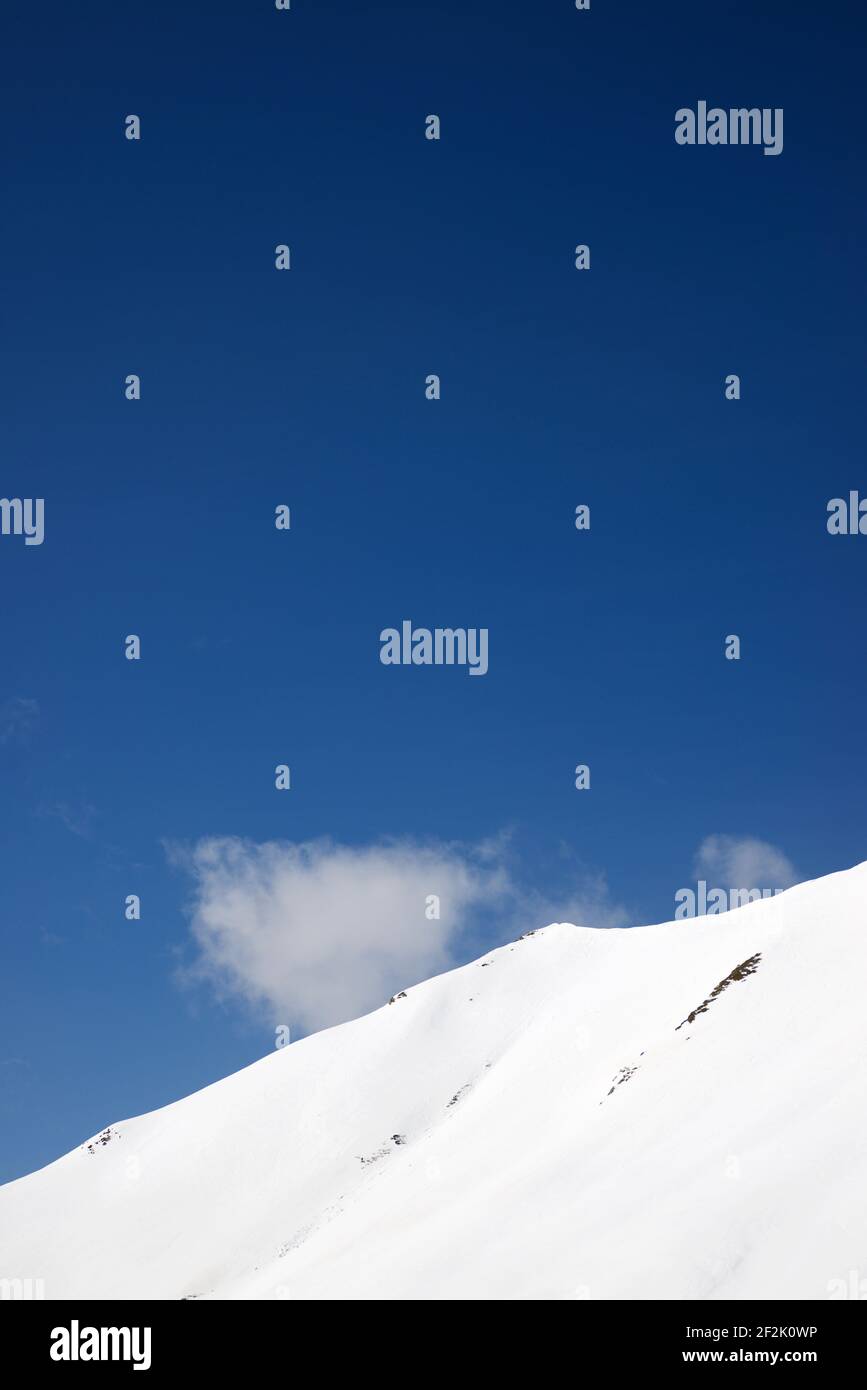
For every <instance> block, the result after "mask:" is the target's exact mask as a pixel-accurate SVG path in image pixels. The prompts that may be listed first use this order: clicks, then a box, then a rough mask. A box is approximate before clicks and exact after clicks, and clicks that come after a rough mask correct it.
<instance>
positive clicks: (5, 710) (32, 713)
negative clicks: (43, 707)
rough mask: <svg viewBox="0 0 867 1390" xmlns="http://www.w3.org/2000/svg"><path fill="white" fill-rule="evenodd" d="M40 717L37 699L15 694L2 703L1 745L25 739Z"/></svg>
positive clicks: (0, 712)
mask: <svg viewBox="0 0 867 1390" xmlns="http://www.w3.org/2000/svg"><path fill="white" fill-rule="evenodd" d="M38 718H39V705H38V704H37V703H36V701H35V700H28V699H25V698H24V697H23V696H21V695H13V696H12V697H11V698H10V699H8V700H4V701H3V703H2V704H0V745H5V744H7V743H18V742H21V741H23V740H25V739H26V738H27V736H28V734H29V733H30V732H31V730H32V729H33V726H34V725H35V723H36V721H37V719H38Z"/></svg>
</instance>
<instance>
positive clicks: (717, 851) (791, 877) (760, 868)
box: [694, 835, 801, 889]
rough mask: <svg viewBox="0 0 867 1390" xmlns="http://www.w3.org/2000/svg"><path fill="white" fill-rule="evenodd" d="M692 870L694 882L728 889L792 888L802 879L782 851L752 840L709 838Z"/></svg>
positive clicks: (698, 852) (717, 836) (749, 838)
mask: <svg viewBox="0 0 867 1390" xmlns="http://www.w3.org/2000/svg"><path fill="white" fill-rule="evenodd" d="M694 870H695V874H696V877H697V878H700V879H704V880H706V881H707V882H708V883H713V885H714V887H716V888H727V889H731V888H736V889H755V888H761V889H765V888H772V889H782V888H791V886H792V884H793V883H799V882H800V878H801V876H800V874H799V873H798V871H797V869H796V868H795V866H794V864H793V863H792V861H791V860H790V859H789V858H788V856H787V855H786V854H784V853H783V851H782V850H781V849H779V848H778V847H777V846H776V845H771V844H769V843H768V842H767V841H766V840H757V839H755V838H753V837H751V836H737V835H708V836H707V838H706V839H705V840H703V841H702V843H701V844H700V845H699V848H698V850H697V852H696V857H695V865H694Z"/></svg>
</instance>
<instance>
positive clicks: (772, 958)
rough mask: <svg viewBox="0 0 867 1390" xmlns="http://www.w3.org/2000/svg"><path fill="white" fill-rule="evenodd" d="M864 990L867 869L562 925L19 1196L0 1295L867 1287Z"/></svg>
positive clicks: (107, 1133) (3, 1235)
mask: <svg viewBox="0 0 867 1390" xmlns="http://www.w3.org/2000/svg"><path fill="white" fill-rule="evenodd" d="M865 978H867V864H862V865H860V866H859V867H858V868H855V869H852V870H850V871H848V872H846V873H840V874H834V875H832V876H831V877H828V878H824V879H820V880H817V881H815V882H813V883H806V884H801V885H799V886H798V887H796V888H793V889H790V890H789V891H788V892H786V893H784V894H782V895H781V896H779V897H776V898H773V899H770V900H766V901H762V902H757V903H755V904H752V905H750V906H747V907H742V908H739V909H738V910H736V911H734V912H730V913H727V914H725V915H722V916H716V917H705V918H698V919H693V920H687V921H680V922H675V923H669V924H666V925H663V926H651V927H640V928H632V929H630V930H606V931H600V930H592V929H586V928H582V927H575V926H568V925H555V926H550V927H546V928H544V929H543V930H540V931H536V932H533V933H530V934H528V935H527V936H526V937H523V938H522V939H521V940H519V941H517V942H514V943H512V944H511V945H507V946H504V947H502V948H501V949H499V950H496V951H493V952H491V953H490V954H489V955H487V956H485V957H484V958H483V959H481V960H479V961H476V962H474V963H473V964H472V965H468V966H465V967H463V968H461V969H459V970H454V971H452V972H450V973H448V974H445V975H441V976H439V977H437V978H436V979H432V980H428V981H427V982H426V983H424V984H421V985H416V986H414V987H412V988H407V990H406V992H405V993H402V994H401V995H400V996H398V997H396V998H395V999H394V1001H393V1002H390V1003H384V1004H383V1007H382V1008H380V1009H379V1010H377V1011H376V1012H375V1013H373V1014H370V1015H368V1016H367V1017H365V1018H360V1019H357V1020H355V1021H354V1022H352V1023H347V1024H344V1025H342V1026H340V1027H336V1028H332V1029H330V1030H328V1031H327V1032H323V1033H319V1034H316V1035H315V1036H313V1037H310V1038H307V1039H305V1040H304V1041H302V1042H299V1043H295V1044H293V1045H292V1046H290V1047H288V1048H286V1049H284V1050H283V1051H279V1052H275V1053H274V1054H273V1055H272V1056H269V1057H266V1058H265V1059H263V1060H262V1061H260V1062H257V1063H256V1064H255V1065H254V1066H251V1067H248V1068H247V1069H246V1070H244V1071H242V1072H239V1073H238V1074H237V1075H234V1076H230V1077H228V1078H227V1079H226V1080H224V1081H220V1082H218V1083H217V1084H216V1085H213V1086H210V1087H208V1088H207V1089H206V1090H204V1091H200V1092H199V1093H197V1094H196V1095H193V1096H190V1097H188V1098H187V1099H186V1100H181V1101H178V1102H177V1103H176V1104H174V1105H169V1106H167V1107H166V1108H165V1109H163V1110H159V1111H156V1112H155V1113H153V1114H150V1115H145V1116H141V1117H140V1118H138V1119H134V1120H127V1121H121V1122H117V1123H112V1124H111V1125H110V1126H109V1127H108V1128H107V1129H105V1130H104V1131H102V1133H101V1134H99V1135H97V1136H95V1137H94V1138H93V1139H91V1140H90V1141H88V1142H86V1143H85V1144H83V1145H82V1146H81V1147H80V1148H79V1149H77V1150H76V1151H74V1152H73V1153H70V1154H67V1155H66V1157H64V1158H61V1159H59V1160H58V1161H57V1162H56V1163H53V1164H51V1165H50V1166H49V1167H47V1168H44V1169H43V1170H42V1171H40V1172H38V1173H34V1174H32V1175H31V1176H29V1177H26V1178H22V1179H21V1180H19V1181H17V1182H13V1183H10V1184H8V1185H7V1186H5V1187H3V1188H2V1189H0V1278H13V1279H14V1278H23V1277H28V1278H33V1279H36V1278H40V1279H43V1280H44V1286H45V1295H46V1297H47V1298H66V1297H77V1298H91V1297H92V1298H167V1299H180V1298H264V1299H272V1298H286V1299H305V1298H309V1299H325V1298H337V1299H342V1298H359V1299H367V1298H391V1299H407V1298H410V1299H411V1298H460V1299H463V1298H469V1299H473V1298H545V1299H548V1298H552V1299H573V1298H591V1299H597V1298H598V1299H611V1298H710V1299H713V1298H732V1297H734V1298H808V1299H825V1298H828V1297H829V1293H830V1291H831V1290H832V1289H834V1288H835V1287H842V1283H840V1281H847V1280H849V1279H850V1274H851V1271H852V1270H855V1271H861V1272H862V1273H864V1274H867V1185H865V1182H864V1170H865V1157H867V1065H865V1063H867V1022H865V1010H864V1005H863V990H864V981H865ZM835 1281H837V1282H835Z"/></svg>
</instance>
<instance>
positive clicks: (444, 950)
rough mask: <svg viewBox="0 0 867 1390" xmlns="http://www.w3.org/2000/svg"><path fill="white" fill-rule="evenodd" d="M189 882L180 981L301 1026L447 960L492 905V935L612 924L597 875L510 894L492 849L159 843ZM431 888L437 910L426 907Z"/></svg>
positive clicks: (348, 1013) (613, 910) (497, 849)
mask: <svg viewBox="0 0 867 1390" xmlns="http://www.w3.org/2000/svg"><path fill="white" fill-rule="evenodd" d="M167 848H168V852H169V857H170V859H171V860H172V862H173V863H175V864H176V865H178V866H180V867H181V868H183V869H184V870H185V871H186V872H188V873H189V874H190V875H191V877H192V881H193V900H192V904H191V911H190V919H191V920H190V927H191V933H192V937H193V941H194V944H195V947H196V958H195V961H194V962H193V964H192V966H189V967H187V968H186V969H185V970H184V971H183V972H182V974H183V978H184V979H185V980H187V981H190V980H193V981H195V980H198V981H204V982H207V983H208V984H209V985H210V986H211V987H212V988H213V989H214V991H215V992H216V994H217V995H218V997H220V998H221V999H224V1000H230V999H231V1000H235V999H241V1000H243V1001H245V1002H246V1003H247V1004H248V1005H250V1006H252V1007H253V1008H255V1009H256V1010H257V1012H259V1011H262V1010H265V1011H266V1012H267V1014H268V1015H269V1018H270V1021H271V1022H272V1023H273V1025H274V1026H277V1025H280V1024H288V1025H289V1026H290V1027H291V1029H292V1032H293V1033H298V1032H302V1033H306V1032H312V1031H314V1030H316V1029H319V1028H325V1027H329V1026H330V1025H332V1024H334V1023H339V1022H342V1021H344V1020H345V1019H347V1018H353V1017H357V1016H358V1015H359V1014H361V1013H364V1012H367V1011H368V1010H370V1009H374V1008H378V1007H379V1006H380V1005H381V1004H383V1003H384V1002H385V1000H386V999H388V997H389V995H390V994H392V993H394V992H395V991H396V990H397V989H399V988H402V987H404V986H408V985H412V984H415V983H416V982H418V981H419V980H424V979H427V978H428V977H429V976H431V975H433V974H437V973H438V972H440V971H443V970H447V969H450V968H451V967H452V966H454V965H455V964H457V963H458V960H459V957H458V946H459V942H460V939H461V937H462V936H463V934H464V932H465V931H467V929H468V928H470V927H471V926H472V925H473V923H474V922H476V921H477V920H478V916H479V914H480V913H484V912H491V911H493V912H495V913H496V916H497V921H498V924H499V928H500V931H501V932H502V934H503V935H502V936H501V939H507V933H508V932H511V933H512V934H515V933H516V932H520V931H525V930H527V929H528V927H531V926H534V927H535V926H542V925H545V924H546V923H547V922H550V921H557V920H559V921H577V922H580V923H582V924H584V925H593V926H601V927H608V926H623V925H626V924H627V920H628V919H627V916H626V913H625V911H624V910H623V909H622V908H620V907H618V906H617V905H616V904H614V903H612V901H611V899H610V896H609V894H608V890H607V886H606V884H605V881H604V879H603V878H601V877H598V876H597V877H589V878H586V879H585V880H584V881H583V883H582V886H581V888H580V890H579V891H577V892H573V893H572V894H570V895H567V896H564V898H562V899H560V900H559V901H558V900H554V899H549V898H546V897H544V896H543V895H540V894H535V893H526V892H524V891H522V890H521V889H520V888H519V887H518V886H516V884H515V883H514V882H513V880H512V879H511V877H510V875H509V873H508V871H507V869H506V868H505V866H504V864H503V858H502V856H503V851H504V846H503V845H502V844H499V845H498V844H497V843H496V842H493V843H491V842H489V843H487V844H483V845H479V846H471V847H467V846H460V845H450V844H433V845H430V844H419V843H416V842H414V841H409V840H403V841H395V842H386V843H382V844H374V845H368V846H361V847H350V846H345V845H339V844H335V843H334V842H332V841H330V840H317V841H311V842H307V843H301V844H285V843H265V844H254V843H252V842H250V841H248V840H241V839H236V838H212V839H204V840H200V841H199V842H198V843H196V844H195V845H193V846H192V847H191V848H182V847H178V846H168V847H167ZM433 895H436V897H437V898H438V899H439V913H440V915H439V918H436V917H434V916H431V915H429V912H430V900H431V898H432V897H433Z"/></svg>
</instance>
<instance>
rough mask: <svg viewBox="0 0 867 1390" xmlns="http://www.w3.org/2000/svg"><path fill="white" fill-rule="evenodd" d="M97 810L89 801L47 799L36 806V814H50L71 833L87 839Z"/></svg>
mask: <svg viewBox="0 0 867 1390" xmlns="http://www.w3.org/2000/svg"><path fill="white" fill-rule="evenodd" d="M96 814H97V811H96V807H95V806H91V804H90V802H89V801H75V802H70V801H49V802H43V803H42V804H41V805H40V806H38V807H37V815H40V816H51V817H54V818H55V819H56V820H59V821H60V822H61V824H62V825H65V826H66V829H67V830H68V831H69V832H70V833H71V834H72V835H78V836H80V837H81V839H83V840H88V839H90V837H91V834H92V831H93V822H94V818H95V817H96Z"/></svg>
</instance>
